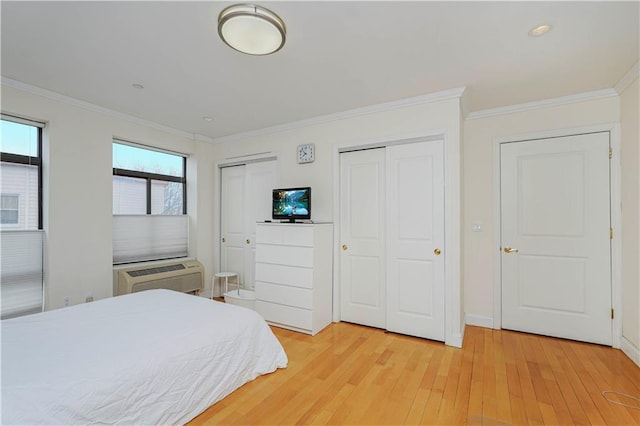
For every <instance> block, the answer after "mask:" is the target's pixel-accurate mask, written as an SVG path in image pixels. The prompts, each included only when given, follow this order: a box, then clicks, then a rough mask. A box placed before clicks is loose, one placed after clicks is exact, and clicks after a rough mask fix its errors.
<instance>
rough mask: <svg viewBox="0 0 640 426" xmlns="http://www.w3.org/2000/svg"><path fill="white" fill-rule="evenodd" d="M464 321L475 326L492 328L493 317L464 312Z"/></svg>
mask: <svg viewBox="0 0 640 426" xmlns="http://www.w3.org/2000/svg"><path fill="white" fill-rule="evenodd" d="M464 322H465V323H466V324H469V325H475V326H477V327H484V328H493V318H492V317H487V316H484V315H476V314H465V316H464Z"/></svg>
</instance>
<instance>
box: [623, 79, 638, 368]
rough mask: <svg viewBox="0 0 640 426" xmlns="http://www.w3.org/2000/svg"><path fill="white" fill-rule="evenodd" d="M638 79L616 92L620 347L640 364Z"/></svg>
mask: <svg viewBox="0 0 640 426" xmlns="http://www.w3.org/2000/svg"><path fill="white" fill-rule="evenodd" d="M639 99H640V82H639V80H638V78H636V80H635V82H634V83H632V84H631V85H629V86H628V87H627V88H626V89H625V91H624V92H622V94H621V96H620V134H621V146H620V151H621V152H620V155H621V157H622V185H621V186H622V188H621V192H622V233H621V234H622V235H621V237H622V296H623V305H622V309H623V321H622V335H623V337H624V339H626V340H627V342H624V339H623V346H622V347H623V350H625V351H627V350H626V348H625V343H627V344H629V343H630V344H631V345H632V346H633V347H631V348H628V350H629V352H632V353H634V354H635V355H633V356H631V354H630V356H631V358H632V359H634V360H635V361H636V363H637V364H638V365H640V266H639V265H640V245H639V244H640V243H639V241H640V172H639V169H640V131H639V127H640V118H639V117H640V108H639V107H638V101H639Z"/></svg>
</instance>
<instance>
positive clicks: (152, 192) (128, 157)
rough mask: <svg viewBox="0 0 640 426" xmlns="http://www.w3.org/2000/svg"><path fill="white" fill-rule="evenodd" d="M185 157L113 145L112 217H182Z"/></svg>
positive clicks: (183, 210)
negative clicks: (118, 215)
mask: <svg viewBox="0 0 640 426" xmlns="http://www.w3.org/2000/svg"><path fill="white" fill-rule="evenodd" d="M185 171H186V158H185V157H184V156H181V155H176V154H169V153H166V152H160V151H154V150H151V149H147V148H141V147H138V146H132V145H125V144H123V143H118V142H114V143H113V214H163V215H178V214H186V213H187V211H186V203H185V202H184V200H185V195H186V193H185V189H186V185H185V183H186V176H185Z"/></svg>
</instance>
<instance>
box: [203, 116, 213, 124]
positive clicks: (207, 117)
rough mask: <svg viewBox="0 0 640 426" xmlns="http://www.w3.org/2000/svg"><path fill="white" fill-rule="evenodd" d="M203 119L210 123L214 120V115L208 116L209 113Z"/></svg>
mask: <svg viewBox="0 0 640 426" xmlns="http://www.w3.org/2000/svg"><path fill="white" fill-rule="evenodd" d="M202 119H203V120H204V121H206V122H207V123H210V122H212V121H213V117H210V116H208V115H205V116H203V117H202Z"/></svg>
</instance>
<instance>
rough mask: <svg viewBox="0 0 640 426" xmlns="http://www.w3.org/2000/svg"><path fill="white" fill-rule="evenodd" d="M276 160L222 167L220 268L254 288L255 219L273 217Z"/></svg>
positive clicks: (248, 286)
mask: <svg viewBox="0 0 640 426" xmlns="http://www.w3.org/2000/svg"><path fill="white" fill-rule="evenodd" d="M275 184H276V161H275V160H268V161H261V162H255V163H247V164H239V165H233V166H226V167H221V168H220V270H221V271H228V272H235V273H237V274H238V280H239V282H240V283H241V285H242V287H243V288H246V289H251V290H252V289H253V288H254V276H255V233H256V222H259V221H264V220H268V219H271V192H272V190H273V188H274V187H275Z"/></svg>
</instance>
